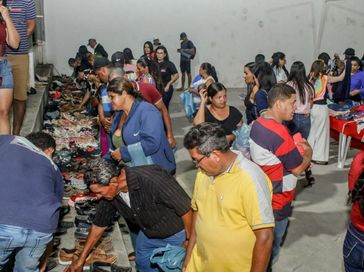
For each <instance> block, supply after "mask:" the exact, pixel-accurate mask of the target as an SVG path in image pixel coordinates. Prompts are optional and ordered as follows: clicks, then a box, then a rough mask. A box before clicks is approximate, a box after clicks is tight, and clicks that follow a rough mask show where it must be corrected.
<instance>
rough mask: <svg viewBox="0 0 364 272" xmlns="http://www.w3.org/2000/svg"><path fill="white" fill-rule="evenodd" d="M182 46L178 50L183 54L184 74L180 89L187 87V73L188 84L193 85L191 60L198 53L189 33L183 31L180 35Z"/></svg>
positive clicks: (182, 67) (182, 70)
mask: <svg viewBox="0 0 364 272" xmlns="http://www.w3.org/2000/svg"><path fill="white" fill-rule="evenodd" d="M180 40H181V41H182V42H181V48H179V49H177V52H178V53H180V54H181V63H180V67H181V74H182V83H181V88H180V90H183V89H184V87H185V79H186V77H185V76H186V73H187V77H188V85H187V87H188V86H190V85H191V82H192V76H191V60H192V59H193V58H194V57H195V55H196V47H195V46H194V44H193V42H192V41H190V40H189V39H188V38H187V34H186V33H185V32H182V33H181V35H180Z"/></svg>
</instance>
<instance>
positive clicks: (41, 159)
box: [0, 135, 63, 233]
mask: <svg viewBox="0 0 364 272" xmlns="http://www.w3.org/2000/svg"><path fill="white" fill-rule="evenodd" d="M0 165H1V167H0V177H1V178H0V188H1V189H0V224H6V225H13V226H18V227H22V228H26V229H31V230H35V231H39V232H44V233H53V232H55V231H56V229H57V224H58V220H59V209H60V207H61V204H62V196H63V181H62V176H61V173H60V172H59V170H58V167H57V166H56V165H55V164H54V163H53V161H52V160H51V159H50V158H48V157H47V156H46V154H45V153H43V152H42V151H41V150H39V149H38V148H37V147H35V146H34V145H33V144H32V143H30V142H29V141H28V140H27V139H25V138H23V137H19V136H12V135H1V136H0Z"/></svg>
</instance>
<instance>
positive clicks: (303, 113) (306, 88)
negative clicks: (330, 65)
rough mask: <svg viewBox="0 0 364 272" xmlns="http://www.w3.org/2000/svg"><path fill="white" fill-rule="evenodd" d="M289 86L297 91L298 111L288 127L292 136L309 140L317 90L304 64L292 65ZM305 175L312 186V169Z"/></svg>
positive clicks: (313, 179) (295, 63) (299, 62)
mask: <svg viewBox="0 0 364 272" xmlns="http://www.w3.org/2000/svg"><path fill="white" fill-rule="evenodd" d="M287 85H289V86H291V87H292V88H293V89H294V90H295V91H296V110H295V113H294V116H293V119H292V120H291V121H290V122H288V123H287V127H288V129H289V130H290V132H291V134H292V135H295V134H296V133H301V135H302V138H304V139H306V140H307V139H308V135H309V134H310V129H311V118H310V112H311V107H312V99H313V95H314V92H315V90H314V88H313V85H312V84H311V82H310V81H309V80H308V78H307V75H306V69H305V65H304V64H303V62H301V61H295V62H294V63H293V64H292V66H291V71H290V73H289V76H288V82H287ZM305 174H306V179H307V182H308V184H307V186H310V185H312V184H313V183H314V182H315V178H314V177H313V176H312V172H311V169H310V168H308V169H306V171H305Z"/></svg>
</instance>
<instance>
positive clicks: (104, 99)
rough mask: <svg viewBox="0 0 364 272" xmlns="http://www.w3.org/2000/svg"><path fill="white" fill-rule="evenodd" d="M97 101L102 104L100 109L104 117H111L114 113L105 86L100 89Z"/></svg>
mask: <svg viewBox="0 0 364 272" xmlns="http://www.w3.org/2000/svg"><path fill="white" fill-rule="evenodd" d="M99 100H100V102H101V104H102V109H103V111H104V115H105V117H111V116H112V115H113V113H114V111H113V109H112V105H111V101H110V97H109V95H108V93H107V85H106V84H103V85H101V87H100V93H99Z"/></svg>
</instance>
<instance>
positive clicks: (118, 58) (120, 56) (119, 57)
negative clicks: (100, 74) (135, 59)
mask: <svg viewBox="0 0 364 272" xmlns="http://www.w3.org/2000/svg"><path fill="white" fill-rule="evenodd" d="M111 62H112V64H113V66H114V67H121V68H122V67H123V66H124V62H125V61H124V53H123V52H120V51H117V52H115V53H114V54H112V56H111Z"/></svg>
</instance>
